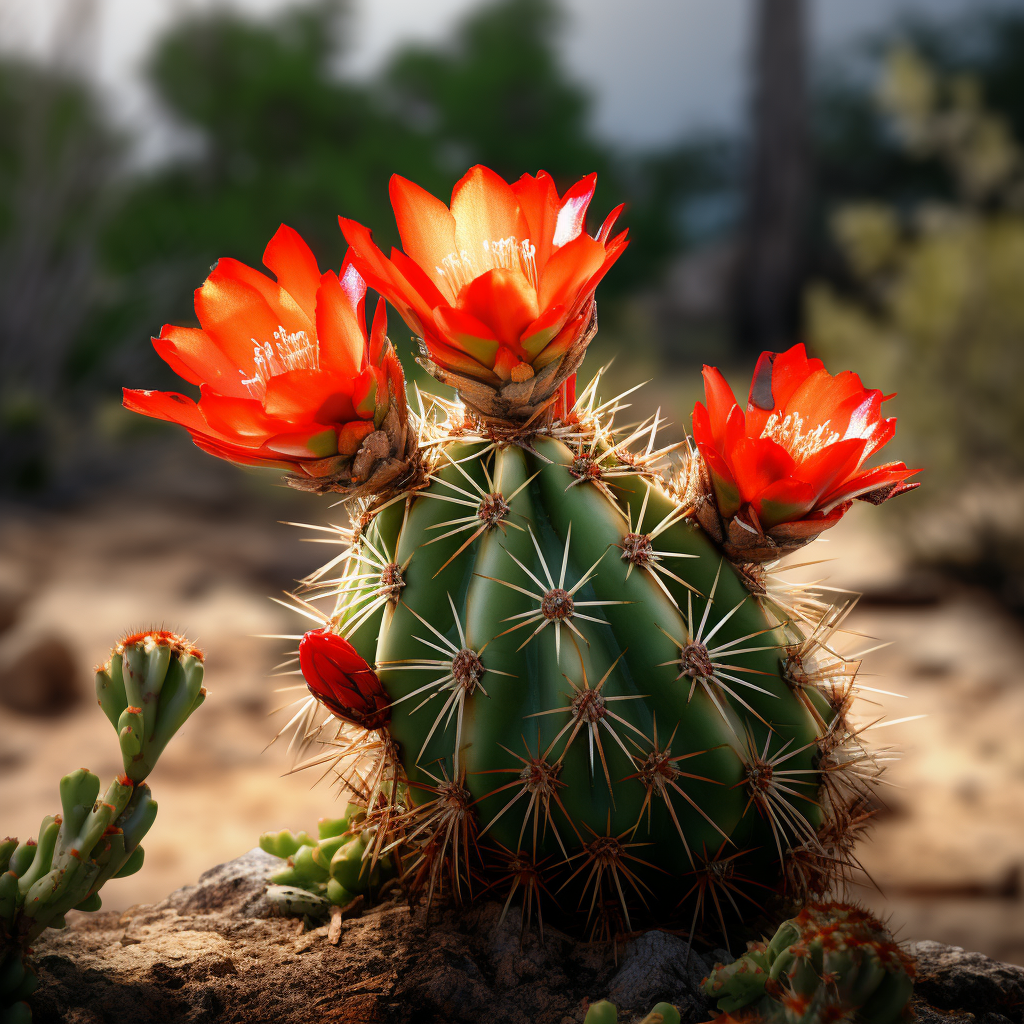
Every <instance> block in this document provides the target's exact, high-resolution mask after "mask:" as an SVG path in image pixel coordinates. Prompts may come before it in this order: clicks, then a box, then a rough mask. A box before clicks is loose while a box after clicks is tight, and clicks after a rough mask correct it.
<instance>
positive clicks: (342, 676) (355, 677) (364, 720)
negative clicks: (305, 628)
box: [299, 626, 391, 729]
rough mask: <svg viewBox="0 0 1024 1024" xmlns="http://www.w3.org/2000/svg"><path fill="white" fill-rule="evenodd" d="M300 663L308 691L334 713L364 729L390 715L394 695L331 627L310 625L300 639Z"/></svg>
mask: <svg viewBox="0 0 1024 1024" xmlns="http://www.w3.org/2000/svg"><path fill="white" fill-rule="evenodd" d="M299 667H300V668H301V669H302V676H303V678H304V679H305V680H306V685H307V686H308V687H309V692H310V693H311V694H313V696H314V697H316V699H317V700H318V701H320V703H321V704H323V705H324V706H325V707H326V708H327V709H328V710H329V711H330V712H331V714H332V715H334V716H335V717H336V718H340V719H342V721H345V722H351V723H352V724H353V725H359V726H362V727H363V728H364V729H380V728H382V727H383V726H385V725H387V723H388V722H389V721H390V719H391V699H390V698H389V697H388V695H387V691H386V690H385V689H384V687H383V686H382V685H381V681H380V679H378V678H377V673H376V672H374V670H373V669H372V668H371V667H370V666H369V665H368V664H367V663H366V662H365V661H364V660H363V659H362V658H361V657H360V656H359V653H358V652H357V651H356V649H355V648H354V647H353V646H352V645H351V644H350V643H349V642H348V641H347V640H345V639H343V638H342V637H340V636H338V634H337V633H332V632H331V630H330V627H326V626H325V627H324V628H323V629H311V630H310V631H309V632H308V633H307V634H306V635H305V636H304V637H303V638H302V639H301V640H300V641H299Z"/></svg>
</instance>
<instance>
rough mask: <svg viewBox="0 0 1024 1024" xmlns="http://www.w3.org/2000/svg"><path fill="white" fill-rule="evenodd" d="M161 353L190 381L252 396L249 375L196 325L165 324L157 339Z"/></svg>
mask: <svg viewBox="0 0 1024 1024" xmlns="http://www.w3.org/2000/svg"><path fill="white" fill-rule="evenodd" d="M153 348H155V349H156V352H157V355H159V356H160V358H161V359H162V360H163V361H164V362H165V363H167V365H168V366H169V367H170V368H171V369H172V370H173V371H174V372H175V373H176V374H177V375H178V376H179V377H183V378H184V379H185V380H187V381H188V382H189V383H190V384H209V385H210V386H211V387H213V388H215V389H216V390H217V391H219V392H220V393H221V394H222V395H231V396H233V397H235V398H248V397H249V391H248V389H247V388H246V386H245V385H244V384H243V383H242V378H243V377H245V376H248V375H247V374H243V373H241V372H240V371H239V368H238V367H237V366H236V365H235V364H234V363H233V362H232V361H231V360H230V359H229V358H228V357H227V356H226V355H225V354H224V352H222V351H221V349H220V348H219V347H218V346H217V344H216V342H215V341H214V340H213V338H212V337H210V335H208V334H207V333H206V332H205V331H201V330H199V329H198V328H195V327H175V326H174V325H173V324H164V326H163V329H162V330H161V331H160V337H159V338H154V339H153Z"/></svg>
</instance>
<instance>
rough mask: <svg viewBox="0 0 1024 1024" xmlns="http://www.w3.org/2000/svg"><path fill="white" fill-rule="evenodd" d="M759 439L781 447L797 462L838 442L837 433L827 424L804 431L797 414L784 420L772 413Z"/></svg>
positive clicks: (791, 414) (801, 420)
mask: <svg viewBox="0 0 1024 1024" xmlns="http://www.w3.org/2000/svg"><path fill="white" fill-rule="evenodd" d="M761 437H763V438H767V439H768V440H769V441H774V442H775V443H776V444H780V445H782V447H783V448H785V449H786V451H787V452H789V454H790V455H792V456H793V458H794V459H797V460H803V459H807V458H810V457H811V456H812V455H816V454H817V453H818V452H820V451H821V450H822V448H827V447H828V446H829V445H830V444H835V443H836V441H838V440H839V434H838V432H837V431H835V430H833V429H832V425H831V424H830V423H828V422H825V423H819V424H818V426H816V427H815V428H814V429H813V430H809V431H805V430H804V421H803V417H802V416H801V415H800V413H798V412H791V413H789V414H788V415H787V416H786V417H785V419H783V418H782V417H780V416H779V414H778V413H777V412H773V413H772V414H771V416H769V417H768V422H767V423H765V425H764V430H762V431H761Z"/></svg>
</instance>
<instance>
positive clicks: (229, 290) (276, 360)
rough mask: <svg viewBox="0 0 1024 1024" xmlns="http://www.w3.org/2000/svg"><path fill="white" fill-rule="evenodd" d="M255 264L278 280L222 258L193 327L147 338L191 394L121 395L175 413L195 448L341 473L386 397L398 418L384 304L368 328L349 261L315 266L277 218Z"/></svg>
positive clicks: (383, 410) (169, 328)
mask: <svg viewBox="0 0 1024 1024" xmlns="http://www.w3.org/2000/svg"><path fill="white" fill-rule="evenodd" d="M263 262H264V263H265V264H266V266H267V267H268V268H269V269H270V270H271V271H273V272H274V274H275V275H276V277H277V281H276V282H275V281H273V280H271V279H270V278H269V277H267V276H266V275H264V274H262V273H260V272H259V271H256V270H253V269H251V268H250V267H247V266H246V265H245V264H243V263H239V262H238V261H237V260H232V259H222V260H220V261H219V262H218V263H217V265H216V267H214V269H213V271H212V273H211V274H210V276H209V277H208V278H207V279H206V282H205V283H204V284H203V286H202V287H201V288H199V289H198V290H197V291H196V293H195V309H196V315H197V316H198V318H199V322H200V324H201V325H202V327H201V329H195V328H187V327H175V326H173V325H171V324H168V325H166V326H165V327H164V329H163V331H162V332H161V334H160V337H159V338H154V339H153V345H154V347H155V348H156V350H157V352H158V353H159V355H160V357H161V358H162V359H163V360H164V361H165V362H166V363H167V364H168V365H169V366H170V367H171V368H172V369H173V370H174V371H175V372H176V373H177V374H178V375H179V376H181V377H184V378H185V380H187V381H188V382H189V383H191V384H198V385H199V393H200V398H199V401H198V403H197V402H195V401H193V400H192V399H191V398H188V397H186V396H185V395H181V394H177V393H175V392H167V391H136V390H130V389H127V388H126V389H125V391H124V404H125V406H126V407H127V408H129V409H132V410H134V411H135V412H140V413H143V414H145V415H147V416H153V417H156V418H157V419H163V420H170V421H171V422H174V423H180V424H181V425H182V426H184V427H185V428H186V429H187V430H188V432H189V433H190V434H191V435H192V439H193V441H195V443H196V444H197V445H198V446H199V447H200V448H202V449H203V450H205V451H207V452H210V453H212V454H213V455H217V456H219V457H220V458H223V459H227V460H229V461H231V462H236V463H241V464H243V465H250V466H275V467H278V468H282V469H289V470H292V471H293V472H296V473H298V474H300V475H301V476H304V477H307V478H313V479H316V480H321V479H323V478H330V477H336V476H337V475H338V474H339V472H341V473H342V475H345V471H346V470H347V469H350V468H351V463H352V460H353V457H354V456H355V455H356V453H357V452H358V451H359V449H360V446H361V445H362V443H363V441H364V440H365V439H366V438H367V437H368V436H369V435H370V434H372V433H373V432H374V431H375V430H377V429H378V428H380V427H381V425H382V423H383V421H384V419H385V416H386V414H387V412H388V409H389V405H390V404H393V403H395V402H399V403H400V404H401V413H402V419H403V423H404V414H405V408H404V403H405V385H404V380H403V377H402V370H401V365H400V364H399V362H398V360H397V358H396V357H395V355H394V351H393V349H392V348H391V344H390V342H389V341H388V340H387V337H386V334H387V317H386V310H385V306H384V303H383V301H381V302H380V303H379V304H378V306H377V311H376V314H375V316H374V319H373V329H372V333H371V334H370V336H369V337H368V336H367V332H366V323H365V320H364V314H363V307H364V303H365V295H366V283H365V282H364V281H363V279H362V277H361V276H360V275H359V273H358V272H357V271H356V269H355V268H354V267H353V266H352V264H351V261H346V263H345V264H344V265H343V266H342V269H341V273H340V275H338V274H334V273H332V272H330V271H328V272H327V273H325V274H322V275H321V273H320V269H319V267H318V266H317V262H316V259H315V257H314V256H313V254H312V252H310V250H309V247H308V246H307V245H306V243H305V242H304V241H303V240H302V239H301V238H300V237H299V235H298V234H297V233H296V232H295V231H293V230H292V229H291V228H289V227H286V226H285V225H281V227H280V228H279V229H278V231H277V233H276V234H275V235H274V237H273V238H272V239H271V241H270V243H269V245H268V246H267V248H266V251H265V252H264V254H263ZM389 385H390V387H389ZM384 447H386V446H383V445H377V446H376V448H377V449H381V450H382V449H383V448H384ZM356 475H358V474H356Z"/></svg>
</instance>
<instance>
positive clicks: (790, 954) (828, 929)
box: [704, 903, 914, 1024]
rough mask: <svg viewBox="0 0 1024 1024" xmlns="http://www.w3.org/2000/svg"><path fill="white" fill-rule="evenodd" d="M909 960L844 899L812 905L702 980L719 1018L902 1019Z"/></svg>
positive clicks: (778, 1022)
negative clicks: (738, 1015) (765, 940)
mask: <svg viewBox="0 0 1024 1024" xmlns="http://www.w3.org/2000/svg"><path fill="white" fill-rule="evenodd" d="M912 979H913V965H912V962H911V961H910V958H909V957H907V956H906V955H905V954H904V953H903V952H902V951H901V950H900V948H899V947H898V946H897V945H896V943H895V942H894V941H893V938H892V936H891V935H890V934H889V932H888V931H887V930H886V929H885V926H884V925H883V924H882V923H881V922H880V921H878V920H877V919H876V918H875V917H873V916H872V915H871V914H869V913H868V912H867V911H865V910H862V909H860V908H859V907H854V906H850V905H849V904H845V903H811V904H809V905H808V906H806V907H805V908H804V909H803V910H802V911H801V912H800V913H799V914H798V915H797V916H796V917H795V918H793V919H792V920H790V921H785V922H783V923H782V925H781V926H780V927H779V930H778V931H777V932H776V933H775V935H774V936H773V937H772V939H771V941H770V942H768V943H751V945H750V948H749V950H748V951H747V953H746V954H745V955H744V956H741V957H740V958H739V959H738V960H736V961H734V962H733V963H731V964H729V965H728V966H725V967H723V966H722V965H720V964H719V965H717V966H716V967H715V969H714V971H712V973H711V975H710V977H708V978H707V979H706V980H705V982H704V992H705V994H706V995H708V996H709V997H711V998H712V999H714V1000H716V1001H717V1004H718V1009H719V1010H721V1011H722V1016H720V1017H719V1018H718V1019H719V1020H720V1021H722V1022H725V1021H727V1020H731V1019H732V1017H730V1016H728V1015H729V1014H732V1013H733V1012H735V1011H741V1010H742V1011H744V1014H743V1018H742V1019H744V1020H750V1021H751V1024H825V1022H827V1021H836V1020H858V1021H864V1022H865V1024H867V1022H870V1024H898V1022H899V1021H902V1020H907V1019H909V1016H908V1014H909V1010H908V1007H909V1004H910V998H911V996H912V995H913V987H914V986H913V980H912Z"/></svg>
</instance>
